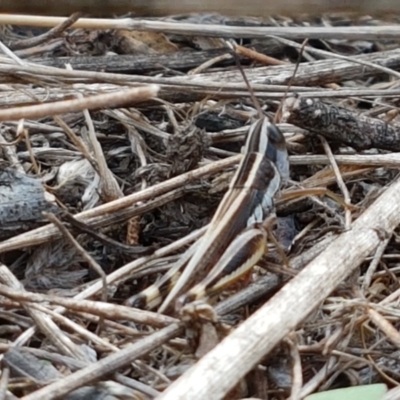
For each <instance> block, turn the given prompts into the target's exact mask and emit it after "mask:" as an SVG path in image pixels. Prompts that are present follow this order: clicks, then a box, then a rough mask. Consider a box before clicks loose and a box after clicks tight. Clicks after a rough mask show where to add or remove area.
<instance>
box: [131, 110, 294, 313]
mask: <svg viewBox="0 0 400 400" xmlns="http://www.w3.org/2000/svg"><path fill="white" fill-rule="evenodd" d="M288 176H289V161H288V154H287V150H286V143H285V139H284V137H283V135H282V133H281V132H280V131H279V129H278V128H277V127H276V126H275V125H273V124H272V123H270V122H269V121H268V119H267V118H266V117H262V118H260V119H258V120H257V121H256V122H255V123H253V124H252V125H251V126H250V129H249V132H248V135H247V140H246V144H245V146H244V148H243V158H242V161H241V162H240V164H239V167H238V169H237V171H236V174H235V176H234V178H233V180H232V182H231V184H230V186H229V189H228V191H227V192H226V194H225V196H224V197H223V199H222V201H221V203H220V205H219V207H218V209H217V211H216V213H215V215H214V217H213V218H212V220H211V222H210V224H209V226H208V229H207V231H206V233H205V234H204V236H203V237H202V238H200V239H199V240H198V241H197V242H196V243H195V244H194V245H192V247H190V248H189V250H188V251H187V252H186V253H185V254H184V255H183V256H182V258H181V260H179V261H178V262H177V264H176V265H175V266H174V267H173V268H171V270H170V271H169V272H167V273H166V274H165V275H164V276H163V278H162V279H161V280H160V281H159V282H157V283H156V284H154V285H152V286H151V287H149V288H148V289H146V290H144V291H143V292H141V293H139V294H138V295H135V296H133V297H131V298H130V299H128V300H127V304H129V305H132V306H140V307H146V308H154V307H155V306H157V305H158V304H160V301H161V292H162V291H163V290H165V288H166V286H168V285H169V284H170V282H171V281H172V280H173V278H174V277H175V276H176V274H177V271H178V270H179V269H181V268H182V267H185V268H184V271H183V273H182V275H181V276H180V277H179V279H178V280H177V282H176V283H175V285H174V287H173V288H172V290H171V291H170V292H169V294H168V296H167V298H166V300H165V301H164V303H163V304H162V306H161V307H160V309H159V311H160V312H163V311H165V310H166V308H167V307H168V306H169V305H170V304H171V302H172V301H174V300H176V299H177V301H176V308H178V309H180V308H182V307H183V306H184V305H186V304H188V303H191V302H193V301H196V300H199V299H202V298H207V297H208V296H211V295H213V294H214V293H216V292H218V291H219V290H221V288H224V287H226V286H228V285H229V284H231V283H234V282H236V281H237V280H238V279H239V278H241V277H242V276H243V275H244V274H246V273H247V272H248V271H250V270H251V268H252V267H253V266H254V265H255V264H256V263H257V262H258V261H259V260H260V258H261V257H262V256H263V254H264V253H265V252H266V240H267V233H266V230H265V228H264V226H263V222H264V221H265V220H266V219H267V218H268V217H269V216H271V215H272V213H273V209H274V196H275V194H276V192H277V191H278V190H279V188H280V185H281V182H282V181H285V180H287V178H288ZM196 282H197V283H196ZM193 284H194V286H193Z"/></svg>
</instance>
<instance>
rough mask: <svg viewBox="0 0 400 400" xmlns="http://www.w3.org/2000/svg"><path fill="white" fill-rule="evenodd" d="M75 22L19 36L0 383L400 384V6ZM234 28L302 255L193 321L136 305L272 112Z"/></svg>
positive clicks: (9, 52) (2, 183) (281, 201)
mask: <svg viewBox="0 0 400 400" xmlns="http://www.w3.org/2000/svg"><path fill="white" fill-rule="evenodd" d="M27 18H28V17H27ZM28 20H29V19H28ZM76 20H79V15H74V16H73V17H71V19H70V20H69V21H67V22H64V23H63V24H62V25H60V26H57V27H56V28H54V29H52V30H50V31H48V30H47V29H40V28H37V27H36V28H22V27H18V26H3V28H2V32H1V37H0V39H1V43H0V44H1V46H0V47H1V48H2V50H3V53H4V54H3V55H2V56H1V57H0V93H1V96H0V120H1V121H2V125H1V129H0V239H1V242H0V253H1V254H0V257H1V258H0V262H1V265H0V295H1V297H0V303H1V310H0V318H1V321H2V325H1V327H0V330H1V332H2V334H1V337H2V339H3V340H2V342H1V344H0V350H1V353H2V360H3V362H2V375H1V380H0V398H10V399H11V398H15V397H12V396H16V397H17V398H23V399H26V400H28V399H29V400H33V399H44V398H45V399H53V398H65V399H68V398H76V397H68V396H80V397H82V398H90V397H93V398H104V397H105V396H107V395H108V396H110V398H137V399H147V398H160V399H174V400H175V399H205V398H210V399H211V398H212V399H219V398H223V397H224V396H226V398H229V399H233V398H245V397H254V398H261V399H267V398H268V399H271V400H273V399H284V398H291V399H293V400H294V399H301V398H303V397H304V396H306V395H307V394H309V393H313V392H315V391H317V390H324V389H325V390H326V389H329V388H335V387H342V386H349V385H359V384H367V383H370V382H384V383H386V384H388V386H389V387H395V386H397V385H398V384H399V382H400V367H399V362H398V360H399V349H398V348H399V346H400V336H399V333H398V329H399V326H400V323H399V317H400V316H399V312H398V310H397V308H398V306H397V305H398V299H399V295H400V287H399V283H398V282H399V279H398V277H399V274H400V270H399V267H398V259H399V257H400V256H399V254H400V252H399V250H398V242H399V237H398V231H397V226H398V224H399V223H400V180H399V177H398V172H397V171H398V168H399V165H400V155H399V154H400V145H399V143H400V140H399V139H400V138H399V134H398V132H399V126H400V124H399V121H400V118H399V116H398V113H399V104H398V103H399V102H398V96H399V84H398V80H399V76H400V73H399V72H398V71H400V52H399V51H398V50H397V47H398V42H399V41H400V38H399V33H397V34H395V31H394V30H391V31H390V32H389V33H387V34H386V36H385V32H386V31H385V30H384V28H385V26H388V25H390V26H392V25H393V26H395V25H396V23H397V21H396V20H395V19H393V20H392V21H380V20H374V19H372V18H367V17H366V18H360V19H359V20H351V19H349V18H347V17H345V16H333V17H331V18H328V17H324V18H314V19H309V20H302V19H299V20H293V19H289V18H275V19H272V18H270V19H268V20H265V21H264V22H265V23H266V24H267V25H268V26H269V27H273V28H274V30H275V31H276V33H275V35H276V36H268V37H266V38H265V37H263V35H265V33H264V34H263V35H262V33H263V32H264V31H263V29H265V27H260V26H259V25H260V21H259V20H257V19H246V18H241V19H240V20H239V21H230V20H229V19H228V18H222V17H219V16H207V17H203V18H199V17H198V16H195V15H194V16H190V17H188V18H187V20H186V21H185V22H186V24H185V26H184V29H183V27H182V26H181V25H179V22H177V21H176V20H174V19H173V18H172V17H171V18H167V19H166V20H164V21H163V22H164V23H165V24H167V25H165V26H167V27H168V29H167V30H166V32H165V34H162V33H154V32H148V31H146V30H145V31H142V32H138V31H134V30H132V27H137V26H139V24H140V23H139V22H138V21H136V22H132V23H131V24H130V25H129V24H127V23H126V21H127V20H126V19H124V20H122V21H124V23H122V24H119V22H118V20H116V21H114V20H108V23H107V24H106V25H104V26H99V23H98V22H97V23H96V24H95V25H93V26H94V27H95V28H96V29H84V28H82V26H81V27H79V25H76V27H75V28H74V27H72V28H71V27H70V26H71V25H72V23H73V22H75V21H76ZM158 22H159V21H152V22H151V21H150V22H149V24H150V25H149V27H150V29H152V30H154V29H155V28H154V26H156V24H157V23H158ZM199 22H200V23H201V24H203V25H200V24H199ZM209 22H212V23H213V24H214V25H212V28H210V27H209V26H207V24H209ZM25 23H27V22H26V21H25ZM48 23H49V22H48V21H47V22H46V23H44V24H45V25H46V26H48ZM78 23H79V21H78ZM244 23H246V24H249V25H252V26H251V27H246V26H243V24H244ZM27 24H28V25H29V23H27ZM152 24H153V25H152ZM218 24H220V28H218V26H216V25H218ZM230 24H237V25H239V26H238V27H235V28H234V29H233V28H232V30H231V31H232V32H233V31H234V32H235V37H236V38H238V39H237V40H238V42H239V38H245V39H243V40H242V41H240V46H239V47H238V53H239V54H240V57H241V62H242V64H243V66H244V67H245V71H246V75H247V76H248V79H249V81H250V83H251V85H252V87H253V89H254V91H255V94H256V96H257V98H258V99H260V102H261V103H262V107H263V109H264V111H265V112H266V113H267V114H268V115H269V116H270V117H271V119H272V120H274V121H275V122H276V123H277V125H278V126H279V127H280V128H281V130H282V132H283V133H284V134H285V137H286V140H287V145H288V149H289V152H290V162H291V177H290V181H289V182H288V184H287V185H286V186H285V187H284V188H282V191H281V193H280V194H279V196H278V197H277V198H276V206H277V213H278V216H279V217H282V218H281V219H280V220H279V226H278V229H277V230H276V236H277V238H278V241H279V243H280V246H281V247H282V248H283V249H284V250H285V252H286V257H287V259H288V262H289V265H288V266H285V263H284V262H283V260H282V257H281V255H280V254H279V252H278V251H277V250H276V247H275V246H273V245H271V246H270V252H269V254H268V255H266V256H265V257H264V259H263V260H262V261H261V262H260V263H259V265H258V266H257V267H256V268H255V269H254V272H253V274H252V276H251V282H250V283H247V284H246V285H244V284H243V283H241V284H239V285H238V286H237V287H235V288H230V289H229V290H227V291H226V292H224V293H222V294H221V295H220V296H218V298H216V299H214V306H215V310H216V312H217V314H218V316H219V318H220V324H217V325H213V324H211V323H208V322H207V323H204V324H195V323H192V324H191V325H189V326H188V325H187V324H186V325H185V323H184V322H181V320H180V319H179V316H178V315H171V314H168V315H164V314H159V313H156V312H153V311H144V310H138V309H135V308H130V307H126V306H124V305H123V303H124V301H125V300H126V299H128V298H129V297H130V296H132V295H133V294H135V293H137V292H139V291H140V290H141V289H143V288H145V287H146V286H148V285H149V284H151V283H152V282H154V280H155V279H157V277H159V276H160V275H161V274H163V273H164V272H165V271H166V270H168V268H170V267H171V266H172V265H174V263H176V261H177V260H179V259H180V257H181V255H182V254H183V253H184V252H185V250H186V249H187V248H188V246H189V245H190V244H191V243H193V242H194V241H196V240H197V239H198V238H199V237H200V236H201V235H202V233H203V232H204V227H205V226H206V225H207V223H208V221H209V220H210V218H211V216H212V215H213V212H214V211H215V209H216V207H217V205H218V202H219V201H220V199H221V197H222V195H223V193H224V191H225V190H226V188H227V185H228V184H229V181H230V178H231V177H232V174H233V170H234V168H235V166H236V165H237V163H238V161H239V160H240V158H241V155H240V154H238V153H239V152H240V147H241V145H242V144H243V139H244V136H245V134H246V132H247V128H248V125H249V123H250V121H251V120H252V118H256V116H257V111H256V109H255V107H254V105H253V104H252V102H251V100H250V96H249V93H248V91H247V88H246V85H245V84H244V82H243V81H242V78H241V75H240V73H239V71H238V70H237V67H236V66H235V63H234V61H233V58H232V55H231V54H230V52H229V50H228V49H227V46H226V42H225V40H226V39H223V38H224V37H226V36H227V35H228V33H227V32H229V29H230V28H229V27H230ZM240 24H241V25H240ZM32 25H35V26H37V20H35V21H34V22H32ZM89 25H90V24H89ZM347 25H351V28H352V29H353V31H355V30H356V29H355V28H354V26H355V27H357V26H361V25H362V26H363V27H364V28H363V29H361V28H360V29H359V30H358V32H353V33H352V35H353V36H347V37H346V35H345V33H346V32H347V33H348V32H349V27H348V26H347ZM140 26H142V27H146V25H145V24H142V25H140ZM160 26H161V25H160ZM83 27H85V28H87V27H88V25H83ZM110 27H112V28H113V29H110ZM376 27H380V28H381V31H380V32H381V33H382V32H383V34H382V35H379V33H378V32H379V29H377V28H376ZM289 28H290V29H289ZM292 28H293V29H292ZM294 28H296V29H294ZM319 28H321V30H320V32H321V31H323V36H322V34H321V36H317V33H316V32H317V29H319ZM369 28H371V29H369ZM313 29H315V31H313ZM156 30H157V29H156ZM201 32H205V34H207V37H205V36H198V35H199V34H201ZM296 32H297V33H296ZM349 35H350V34H349ZM211 36H212V37H211ZM305 36H308V37H310V40H309V41H308V42H307V43H306V44H305V46H304V48H303V49H302V50H301V46H302V41H303V39H304V38H305ZM338 38H340V39H338ZM288 39H291V40H290V41H289V40H288ZM299 52H302V53H301V55H299V54H300V53H299ZM299 57H300V60H301V62H300V64H299V65H298V68H297V67H296V65H295V64H296V62H297V60H298V59H299ZM133 73H134V74H133ZM288 85H289V86H288ZM66 211H68V213H69V214H72V215H73V216H74V217H75V220H76V221H74V220H73V219H71V217H70V216H69V215H68V214H67V213H66ZM49 222H51V223H49ZM211 349H212V350H211ZM210 350H211V351H210ZM199 359H200V361H199ZM39 363H40V365H41V369H40V371H39V368H38V367H37V366H38V364H39ZM191 366H193V368H191V369H190V370H188V369H189V367H191ZM180 376H181V377H182V378H181V379H177V378H179V377H180ZM175 380H176V381H175ZM172 381H175V382H174V383H173V384H172ZM161 392H163V393H162V394H161ZM11 393H12V394H11Z"/></svg>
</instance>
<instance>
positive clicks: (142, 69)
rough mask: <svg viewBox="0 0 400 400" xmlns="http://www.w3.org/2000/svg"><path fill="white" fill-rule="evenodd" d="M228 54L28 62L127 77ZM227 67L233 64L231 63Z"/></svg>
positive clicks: (205, 52)
mask: <svg viewBox="0 0 400 400" xmlns="http://www.w3.org/2000/svg"><path fill="white" fill-rule="evenodd" d="M228 52H229V50H228V49H213V50H203V51H177V52H175V53H171V54H146V55H142V54H138V55H118V56H93V57H84V56H79V57H49V58H36V59H31V60H30V61H32V62H35V63H37V64H42V65H47V66H49V67H56V68H64V67H65V65H67V64H71V66H72V68H73V69H75V70H87V71H106V72H118V73H126V74H129V73H147V72H151V71H159V70H163V69H164V68H168V69H176V70H182V69H184V70H187V69H190V68H195V67H198V66H199V65H201V64H202V63H204V62H206V61H208V60H210V59H211V58H214V57H217V56H221V55H222V54H226V53H228ZM231 63H234V61H233V60H232V61H231ZM225 64H226V62H225Z"/></svg>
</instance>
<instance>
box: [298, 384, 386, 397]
mask: <svg viewBox="0 0 400 400" xmlns="http://www.w3.org/2000/svg"><path fill="white" fill-rule="evenodd" d="M386 392H387V386H386V385H385V384H383V383H379V384H376V385H364V386H353V387H348V388H343V389H334V390H329V391H327V392H320V393H314V394H310V395H309V396H307V397H306V398H305V399H304V400H360V399H362V400H381V399H382V398H383V395H384V394H385V393H386Z"/></svg>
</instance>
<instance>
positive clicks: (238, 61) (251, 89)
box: [228, 40, 264, 118]
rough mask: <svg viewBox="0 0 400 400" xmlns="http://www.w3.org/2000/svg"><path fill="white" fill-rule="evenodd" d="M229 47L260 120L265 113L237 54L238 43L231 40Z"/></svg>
mask: <svg viewBox="0 0 400 400" xmlns="http://www.w3.org/2000/svg"><path fill="white" fill-rule="evenodd" d="M228 45H229V47H230V49H231V51H232V56H233V58H234V60H235V63H236V66H237V67H238V69H239V71H240V74H241V75H242V77H243V80H244V82H245V84H246V86H247V90H248V91H249V93H250V98H251V101H252V102H253V104H254V106H255V108H256V110H257V112H258V116H259V118H262V117H263V116H264V114H263V112H262V109H261V105H260V102H259V101H258V100H257V97H256V96H255V94H254V90H253V88H252V87H251V85H250V82H249V80H248V79H247V76H246V74H245V73H244V70H243V67H242V65H241V64H240V60H239V56H238V55H237V53H236V43H235V41H234V40H230V41H229V42H228Z"/></svg>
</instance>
